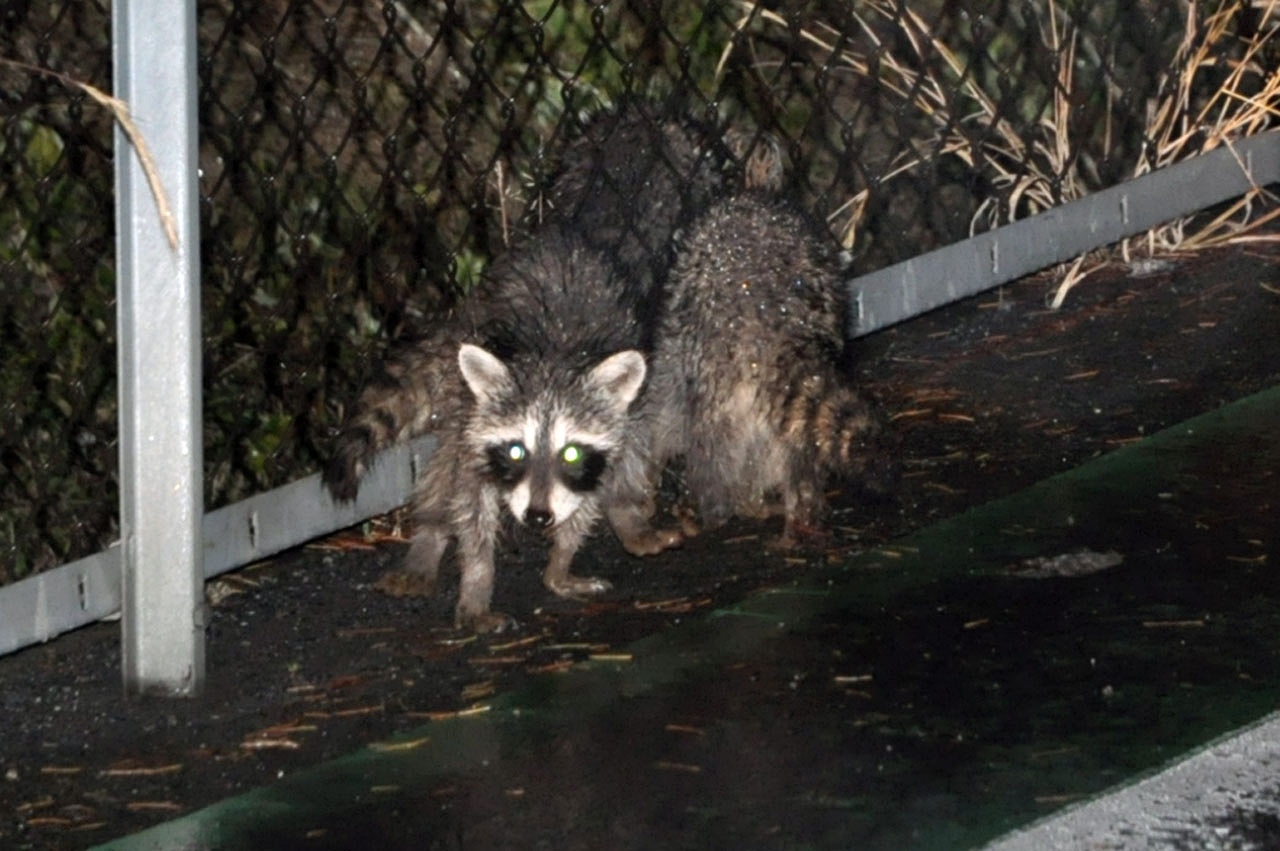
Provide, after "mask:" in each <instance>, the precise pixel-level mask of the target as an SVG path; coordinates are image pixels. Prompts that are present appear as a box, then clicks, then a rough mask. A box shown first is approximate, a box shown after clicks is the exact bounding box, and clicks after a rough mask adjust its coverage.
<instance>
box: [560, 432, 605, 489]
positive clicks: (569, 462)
mask: <svg viewBox="0 0 1280 851" xmlns="http://www.w3.org/2000/svg"><path fill="white" fill-rule="evenodd" d="M607 465H608V459H607V458H606V457H605V454H604V453H603V452H600V451H599V450H597V449H593V448H592V447H590V446H583V445H581V444H579V443H569V444H566V445H565V446H564V447H563V448H561V450H560V480H561V481H563V482H564V483H565V484H566V485H568V486H569V490H571V491H575V492H577V493H584V492H586V491H592V490H595V488H596V485H598V484H599V483H600V476H601V475H603V474H604V470H605V467H606V466H607Z"/></svg>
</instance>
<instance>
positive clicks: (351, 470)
mask: <svg viewBox="0 0 1280 851" xmlns="http://www.w3.org/2000/svg"><path fill="white" fill-rule="evenodd" d="M363 475H364V464H362V463H360V462H359V461H356V460H353V459H350V458H347V457H345V456H341V455H340V456H338V457H336V458H334V459H332V460H331V461H330V462H329V464H328V465H327V466H326V467H325V468H324V486H325V487H326V488H327V489H328V490H329V494H330V495H331V496H332V497H333V498H334V500H335V501H337V502H351V501H352V500H354V499H355V498H356V494H358V493H359V492H360V479H361V477H362V476H363Z"/></svg>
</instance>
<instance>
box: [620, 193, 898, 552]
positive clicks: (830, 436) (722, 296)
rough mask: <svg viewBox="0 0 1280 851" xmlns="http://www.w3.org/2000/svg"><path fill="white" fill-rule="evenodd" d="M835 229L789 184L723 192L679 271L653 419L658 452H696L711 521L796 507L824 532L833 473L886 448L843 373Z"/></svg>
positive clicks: (692, 476)
mask: <svg viewBox="0 0 1280 851" xmlns="http://www.w3.org/2000/svg"><path fill="white" fill-rule="evenodd" d="M840 268H841V264H840V263H839V261H838V259H837V255H836V252H835V247H834V246H833V245H831V244H830V239H829V237H828V236H827V235H826V234H825V233H823V232H822V231H821V230H820V229H819V228H818V226H816V225H815V224H813V223H811V222H810V221H809V220H808V219H807V218H806V217H805V216H804V215H803V214H801V213H800V212H799V211H798V209H797V208H796V207H794V206H792V205H791V204H790V203H789V202H788V201H786V200H785V199H784V198H783V197H782V196H780V195H779V194H777V193H773V192H766V191H747V192H743V193H739V194H738V195H736V196H735V197H733V198H731V199H728V200H726V201H724V202H722V203H720V204H717V205H715V206H714V207H713V208H712V209H711V210H710V211H708V212H707V214H706V215H705V216H703V218H702V219H701V220H700V221H699V222H698V223H696V224H695V225H694V226H693V227H692V228H691V229H690V231H689V232H688V234H687V238H686V239H684V241H683V243H682V246H681V250H680V254H679V259H678V260H677V262H676V264H675V267H674V268H673V270H672V273H671V279H670V281H669V283H668V293H667V298H666V306H667V309H666V313H665V316H664V317H663V320H662V324H661V327H660V329H659V334H658V346H657V351H656V353H655V356H654V360H653V375H652V377H651V386H650V388H649V391H648V394H647V396H646V401H645V406H644V407H645V414H644V416H645V420H646V423H647V425H648V428H649V429H650V433H651V438H650V440H651V450H652V453H653V455H652V463H653V464H654V465H655V466H656V467H660V466H662V465H663V464H665V463H667V462H668V461H670V460H672V459H677V458H681V457H682V458H683V460H684V471H683V486H684V489H685V497H686V498H687V499H688V500H689V501H690V502H692V504H693V506H694V507H695V508H696V509H697V510H698V512H699V514H700V515H701V518H702V520H703V522H704V523H707V524H708V525H716V524H718V523H721V522H723V521H724V520H725V519H727V518H728V517H729V516H730V515H734V514H736V515H744V516H751V517H765V516H769V515H773V514H777V513H781V514H783V516H784V518H785V525H784V529H783V534H782V538H781V541H780V543H781V545H783V546H793V545H796V544H798V543H801V542H802V541H803V540H804V539H806V538H808V537H810V536H811V535H813V534H816V533H817V531H818V528H819V527H818V523H819V521H820V520H821V518H822V515H823V513H824V509H825V499H824V493H823V489H824V486H825V484H826V481H827V479H828V477H829V476H830V475H832V474H844V475H856V474H858V473H861V472H863V471H864V468H865V467H866V465H867V464H868V461H869V460H870V459H873V458H874V457H875V455H876V451H875V448H874V442H875V440H876V435H877V434H878V432H879V430H880V426H879V422H878V418H877V416H876V414H875V413H874V411H873V409H872V407H871V405H869V404H868V403H867V402H866V401H865V400H863V399H862V398H861V397H860V396H859V395H858V394H857V393H856V392H855V391H854V390H853V389H852V388H851V387H850V386H849V384H848V383H847V382H846V381H845V379H844V378H843V377H842V375H841V371H840V368H839V363H840V361H841V357H842V350H843V347H844V337H843V329H844V327H845V318H846V315H847V311H848V305H847V303H846V295H845V289H844V287H843V286H842V282H841V275H840Z"/></svg>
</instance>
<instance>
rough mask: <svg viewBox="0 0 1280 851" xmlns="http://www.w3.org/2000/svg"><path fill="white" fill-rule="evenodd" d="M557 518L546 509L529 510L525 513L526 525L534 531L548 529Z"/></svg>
mask: <svg viewBox="0 0 1280 851" xmlns="http://www.w3.org/2000/svg"><path fill="white" fill-rule="evenodd" d="M554 519H555V518H554V517H552V516H551V512H550V511H547V510H546V509H545V508H528V509H525V512H524V524H525V525H526V526H532V527H533V528H534V529H547V528H550V526H551V521H552V520H554Z"/></svg>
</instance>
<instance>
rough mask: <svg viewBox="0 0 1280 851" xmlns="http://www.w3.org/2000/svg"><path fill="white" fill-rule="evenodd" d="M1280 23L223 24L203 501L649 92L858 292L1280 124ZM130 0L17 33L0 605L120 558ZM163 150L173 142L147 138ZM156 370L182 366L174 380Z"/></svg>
mask: <svg viewBox="0 0 1280 851" xmlns="http://www.w3.org/2000/svg"><path fill="white" fill-rule="evenodd" d="M1276 20H1277V17H1276V15H1275V13H1274V12H1273V11H1272V10H1271V6H1270V4H1269V3H1268V2H1259V0H1253V2H1252V3H1250V2H1247V0H1232V2H1222V3H1214V4H1200V3H1188V2H1185V1H1184V2H1151V0H997V1H996V2H983V3H978V2H972V0H964V1H962V2H956V1H955V0H860V2H847V0H841V2H834V0H832V1H831V2H825V1H824V0H820V2H802V0H779V2H771V3H761V2H749V0H741V2H725V1H724V0H722V2H711V3H703V2H696V3H695V2H692V1H691V0H615V1H614V2H599V3H590V2H579V1H578V0H525V2H513V0H487V1H486V2H464V0H425V2H411V0H387V2H373V0H352V2H345V1H344V0H254V2H249V0H206V1H205V2H201V3H200V4H199V38H200V54H201V59H200V66H199V69H198V77H199V85H200V113H201V172H202V173H201V184H200V185H201V193H202V199H201V202H202V207H201V227H202V245H201V252H202V275H203V307H204V352H205V360H204V372H205V374H204V405H205V441H206V446H205V457H206V502H207V504H208V505H209V507H216V506H218V505H221V504H224V503H227V502H229V501H232V500H235V499H239V498H241V497H244V496H247V495H249V494H251V493H254V492H257V491H260V490H263V489H265V488H268V487H271V486H275V485H278V484H281V483H283V482H285V481H287V480H289V479H291V478H295V477H297V476H299V475H302V474H304V473H308V472H311V471H313V470H315V469H317V468H318V467H319V466H320V464H321V462H322V461H323V460H324V459H325V458H326V457H327V454H328V449H329V445H330V441H331V439H332V435H333V431H334V428H335V426H336V425H338V424H339V423H340V421H341V419H342V417H343V414H344V406H345V405H347V404H348V403H350V402H351V401H352V400H354V399H355V398H356V394H357V390H358V387H359V385H360V383H361V381H362V379H363V377H364V375H365V373H366V370H367V364H368V360H369V358H370V357H371V356H376V355H377V353H378V352H380V351H381V350H382V348H383V347H384V346H385V344H386V342H387V341H388V340H389V339H392V338H394V337H395V336H396V335H398V334H399V333H401V332H402V331H403V330H404V329H405V328H406V327H408V326H412V325H413V324H414V323H415V322H416V321H417V320H418V319H420V318H421V317H422V316H425V315H428V314H430V313H432V312H433V311H436V310H438V309H440V308H441V307H444V306H447V305H448V304H449V303H451V302H452V301H453V300H454V299H455V298H456V297H457V296H458V294H459V293H461V292H463V291H465V289H466V288H467V287H468V286H469V284H470V283H471V282H472V281H474V279H475V277H476V275H477V274H478V273H479V271H480V270H481V269H482V268H483V267H484V265H485V263H486V262H487V261H488V259H489V258H491V257H492V256H493V255H494V254H495V253H496V252H499V251H501V250H502V249H503V247H504V245H505V244H506V243H507V242H508V241H509V239H510V238H511V233H512V229H513V228H515V227H517V225H518V222H519V221H520V219H521V215H522V213H523V211H524V210H525V209H526V208H527V207H529V206H530V205H531V204H532V203H533V202H534V201H535V200H536V199H537V196H538V187H539V186H540V185H542V183H543V181H544V179H545V177H546V174H547V172H548V170H549V169H550V168H551V166H552V163H551V159H552V156H551V154H550V152H551V151H553V150H554V147H555V143H556V140H557V139H560V138H563V137H564V135H565V134H567V133H571V132H573V131H574V130H575V129H576V128H578V127H580V126H581V124H582V123H583V121H584V120H586V119H587V118H588V117H589V116H590V115H591V114H592V113H593V112H594V111H595V110H597V109H599V108H601V107H602V106H605V105H608V104H610V103H614V102H616V101H618V100H619V99H621V98H623V97H626V96H643V97H648V98H653V99H656V100H661V101H666V102H671V103H674V104H677V105H679V106H680V107H681V108H682V109H684V110H686V111H689V112H692V113H694V114H695V115H697V116H700V117H703V118H709V119H712V120H714V121H716V122H719V123H720V124H722V125H724V126H727V127H729V126H731V127H733V128H734V129H735V132H738V133H746V134H747V135H748V136H751V135H753V134H755V133H758V132H763V133H767V134H769V136H770V138H772V139H773V140H775V141H776V142H777V143H779V144H780V147H781V150H782V152H783V154H784V156H785V159H786V161H787V169H788V170H787V174H788V181H789V183H791V184H792V188H793V189H795V190H796V191H797V192H798V193H799V194H800V197H801V198H802V199H803V201H804V203H805V204H806V205H808V206H809V207H811V208H812V210H813V211H814V212H815V213H817V214H819V215H822V216H824V217H826V218H827V221H828V222H829V223H830V226H831V232H832V236H833V238H834V239H836V240H839V241H840V242H841V243H843V244H844V246H845V247H846V248H847V249H849V250H850V251H851V252H852V255H853V256H854V258H855V260H856V263H857V267H858V268H859V269H860V270H862V271H870V270H872V269H875V268H878V267H881V266H884V265H886V264H888V263H891V262H894V261H898V260H902V259H905V258H908V257H910V256H912V255H914V254H917V253H920V252H922V251H925V250H928V249H930V248H933V247H936V246H938V245H941V244H945V243H948V242H952V241H955V240H957V239H961V238H963V237H965V236H967V235H968V234H969V233H971V232H972V231H974V230H984V229H987V228H990V227H992V226H994V225H996V224H1001V223H1004V222H1006V221H1009V220H1011V219H1014V218H1022V217H1025V216H1027V215H1029V214H1032V213H1035V212H1038V211H1040V210H1043V209H1046V208H1048V207H1050V206H1052V205H1054V204H1057V203H1060V202H1062V201H1063V200H1068V199H1070V198H1073V197H1078V196H1080V195H1082V194H1085V193H1088V192H1090V191H1093V190H1096V189H1099V188H1102V187H1105V186H1109V185H1112V184H1114V183H1116V182H1118V181H1120V180H1123V179H1125V178H1128V177H1131V176H1134V175H1135V174H1139V173H1142V172H1143V171H1146V170H1150V169H1151V168H1153V167H1157V166H1159V165H1163V164H1165V163H1167V162H1169V161H1172V160H1175V159H1178V158H1182V157H1185V156H1188V155H1191V154H1193V153H1196V152H1198V151H1200V150H1203V149H1206V148H1208V147H1213V146H1216V145H1220V144H1223V143H1224V142H1229V140H1230V139H1231V138H1234V137H1238V136H1241V135H1245V134H1249V133H1254V132H1258V131H1260V130H1262V129H1265V128H1266V127H1268V126H1270V125H1273V124H1275V123H1276V118H1275V116H1276V110H1277V106H1276V104H1277V97H1278V96H1277V91H1276V90H1277V88H1280V83H1278V81H1277V76H1276V73H1277V72H1276V71H1275V70H1274V69H1275V68H1276V67H1277V66H1278V65H1280V55H1278V54H1280V51H1278V50H1277V48H1276V43H1275V41H1274V40H1273V39H1272V37H1271V35H1272V28H1273V27H1274V26H1275V24H1276ZM109 33H110V10H109V6H108V5H107V4H106V3H105V2H96V0H82V2H77V3H29V2H14V3H7V4H5V6H4V8H3V10H2V11H0V60H3V61H4V63H5V64H4V65H3V66H0V110H2V115H3V133H2V134H0V170H3V178H2V179H0V287H2V290H0V458H2V459H3V461H2V463H3V473H2V474H0V547H2V548H3V551H4V556H3V558H0V582H3V581H10V580H12V579H15V578H18V577H21V576H23V575H25V574H27V573H29V572H31V571H34V570H40V569H44V568H47V567H50V566H53V565H55V564H57V563H60V562H63V561H66V560H68V559H70V558H73V557H77V556H81V555H85V554H87V553H89V552H92V551H94V550H96V549H98V548H100V547H101V546H103V545H104V544H105V543H106V542H108V541H109V540H110V539H111V538H112V536H113V534H114V533H115V522H116V521H115V514H116V501H115V481H114V478H115V466H116V460H115V455H116V440H115V434H116V427H115V401H114V362H115V351H114V340H113V334H114V295H113V293H114V280H113V265H114V261H113V247H114V246H113V237H112V207H111V189H112V178H111V170H110V169H111V149H110V146H111V126H110V120H109V116H107V115H106V114H105V113H104V112H103V111H102V110H101V109H100V108H98V107H97V106H96V105H95V104H94V103H93V102H92V101H91V100H90V99H89V98H87V97H86V95H85V94H84V93H83V92H82V91H81V90H79V89H77V88H75V87H73V86H69V85H67V83H66V82H65V81H62V80H59V79H57V78H55V77H52V76H49V75H48V74H46V73H43V71H42V70H40V69H49V70H52V71H56V72H58V73H59V74H63V75H66V77H69V78H74V79H76V80H81V81H84V82H89V83H93V84H94V85H97V86H99V87H101V88H104V89H106V88H109V85H108V81H109V77H110V44H109ZM142 129H143V132H144V133H145V128H142ZM162 368H163V367H162V365H157V369H162Z"/></svg>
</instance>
